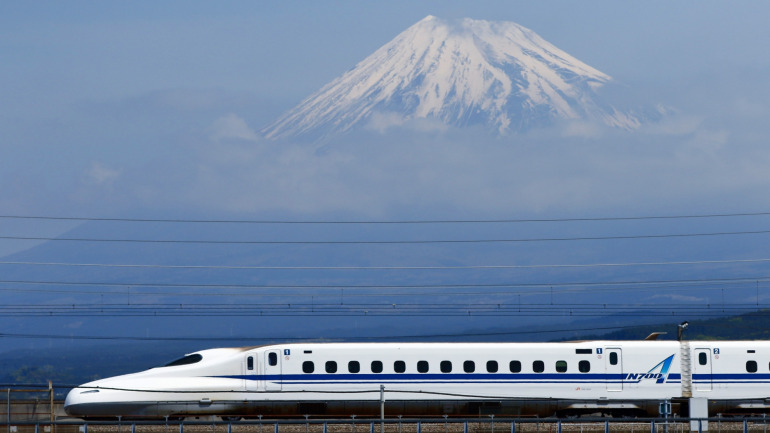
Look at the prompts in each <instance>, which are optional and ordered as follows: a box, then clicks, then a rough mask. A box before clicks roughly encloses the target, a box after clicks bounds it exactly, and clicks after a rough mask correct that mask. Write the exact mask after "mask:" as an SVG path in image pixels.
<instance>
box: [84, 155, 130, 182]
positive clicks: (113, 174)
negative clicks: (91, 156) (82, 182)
mask: <svg viewBox="0 0 770 433" xmlns="http://www.w3.org/2000/svg"><path fill="white" fill-rule="evenodd" d="M120 173H121V171H120V170H118V169H114V168H110V167H107V166H106V165H104V164H103V163H101V162H98V161H94V162H92V163H91V168H89V169H88V171H87V172H86V179H87V182H88V183H90V184H92V185H98V186H112V185H113V183H114V182H115V180H116V179H118V177H120Z"/></svg>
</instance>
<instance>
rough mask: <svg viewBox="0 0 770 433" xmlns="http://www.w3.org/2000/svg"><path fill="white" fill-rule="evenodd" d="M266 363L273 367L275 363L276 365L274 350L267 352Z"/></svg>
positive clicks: (276, 358) (276, 355) (276, 359)
mask: <svg viewBox="0 0 770 433" xmlns="http://www.w3.org/2000/svg"><path fill="white" fill-rule="evenodd" d="M267 363H268V364H269V365H270V366H271V367H275V366H276V365H278V354H277V353H275V352H270V353H268V354H267Z"/></svg>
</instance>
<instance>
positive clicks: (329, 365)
mask: <svg viewBox="0 0 770 433" xmlns="http://www.w3.org/2000/svg"><path fill="white" fill-rule="evenodd" d="M326 372H327V373H336V372H337V363H336V362H335V361H326Z"/></svg>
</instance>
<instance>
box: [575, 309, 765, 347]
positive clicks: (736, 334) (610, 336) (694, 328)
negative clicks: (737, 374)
mask: <svg viewBox="0 0 770 433" xmlns="http://www.w3.org/2000/svg"><path fill="white" fill-rule="evenodd" d="M688 322H689V326H688V327H687V329H686V330H685V331H684V339H685V340H768V339H770V311H768V310H761V311H756V312H752V313H746V314H742V315H739V316H732V317H725V318H719V319H709V320H690V321H688ZM678 324H679V321H671V322H669V323H660V324H655V325H640V326H630V327H627V328H623V329H619V330H617V331H613V332H609V333H606V334H593V335H586V336H585V337H583V338H582V339H584V340H596V339H607V340H641V339H643V338H645V337H647V336H648V335H650V334H652V333H653V332H666V333H667V334H665V335H661V336H660V337H658V339H659V340H676V338H677V325H678Z"/></svg>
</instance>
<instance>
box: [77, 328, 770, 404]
mask: <svg viewBox="0 0 770 433" xmlns="http://www.w3.org/2000/svg"><path fill="white" fill-rule="evenodd" d="M704 357H705V358H704ZM763 360H764V361H763ZM702 362H703V363H702ZM768 373H770V343H768V342H677V341H583V342H569V343H297V344H284V345H271V346H261V347H249V348H229V349H211V350H204V351H201V352H196V353H193V354H190V355H187V356H185V357H184V358H181V359H179V360H177V361H175V362H172V363H170V364H168V365H166V366H163V367H157V368H153V369H150V370H147V371H144V372H140V373H134V374H128V375H124V376H117V377H113V378H108V379H102V380H98V381H95V382H91V383H87V384H85V385H81V386H80V387H78V388H75V389H73V390H72V391H71V392H70V393H69V395H68V396H67V400H66V402H65V410H66V411H67V413H68V414H70V415H72V416H77V417H83V418H106V417H116V416H121V417H123V418H130V417H136V418H156V417H157V418H161V417H165V416H169V417H184V416H190V415H219V416H222V417H223V418H239V417H256V416H258V415H262V416H264V417H272V416H302V415H305V414H309V415H318V416H349V415H352V414H355V415H358V416H374V415H378V414H379V411H380V404H381V400H384V402H385V403H384V408H385V414H386V415H387V416H395V415H403V416H407V417H408V416H430V415H435V416H440V415H463V416H472V415H481V414H498V415H500V416H522V415H536V416H551V415H578V414H584V413H602V414H610V415H649V416H654V415H657V411H658V405H659V403H660V402H662V401H673V402H674V406H675V408H676V407H677V406H678V405H679V404H680V403H685V405H686V404H687V403H689V404H690V405H692V406H693V407H696V408H697V410H696V412H695V415H698V416H706V414H705V413H704V411H705V410H707V409H704V403H705V404H706V405H707V407H708V410H712V411H715V410H721V411H728V410H731V409H736V410H741V409H745V410H753V411H756V410H764V409H765V408H766V405H765V403H764V399H765V398H767V397H768V394H770V392H768V389H767V387H766V383H767V381H768V380H770V374H768ZM690 414H691V415H692V414H693V412H692V410H691V412H690ZM683 415H687V413H684V414H683Z"/></svg>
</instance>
